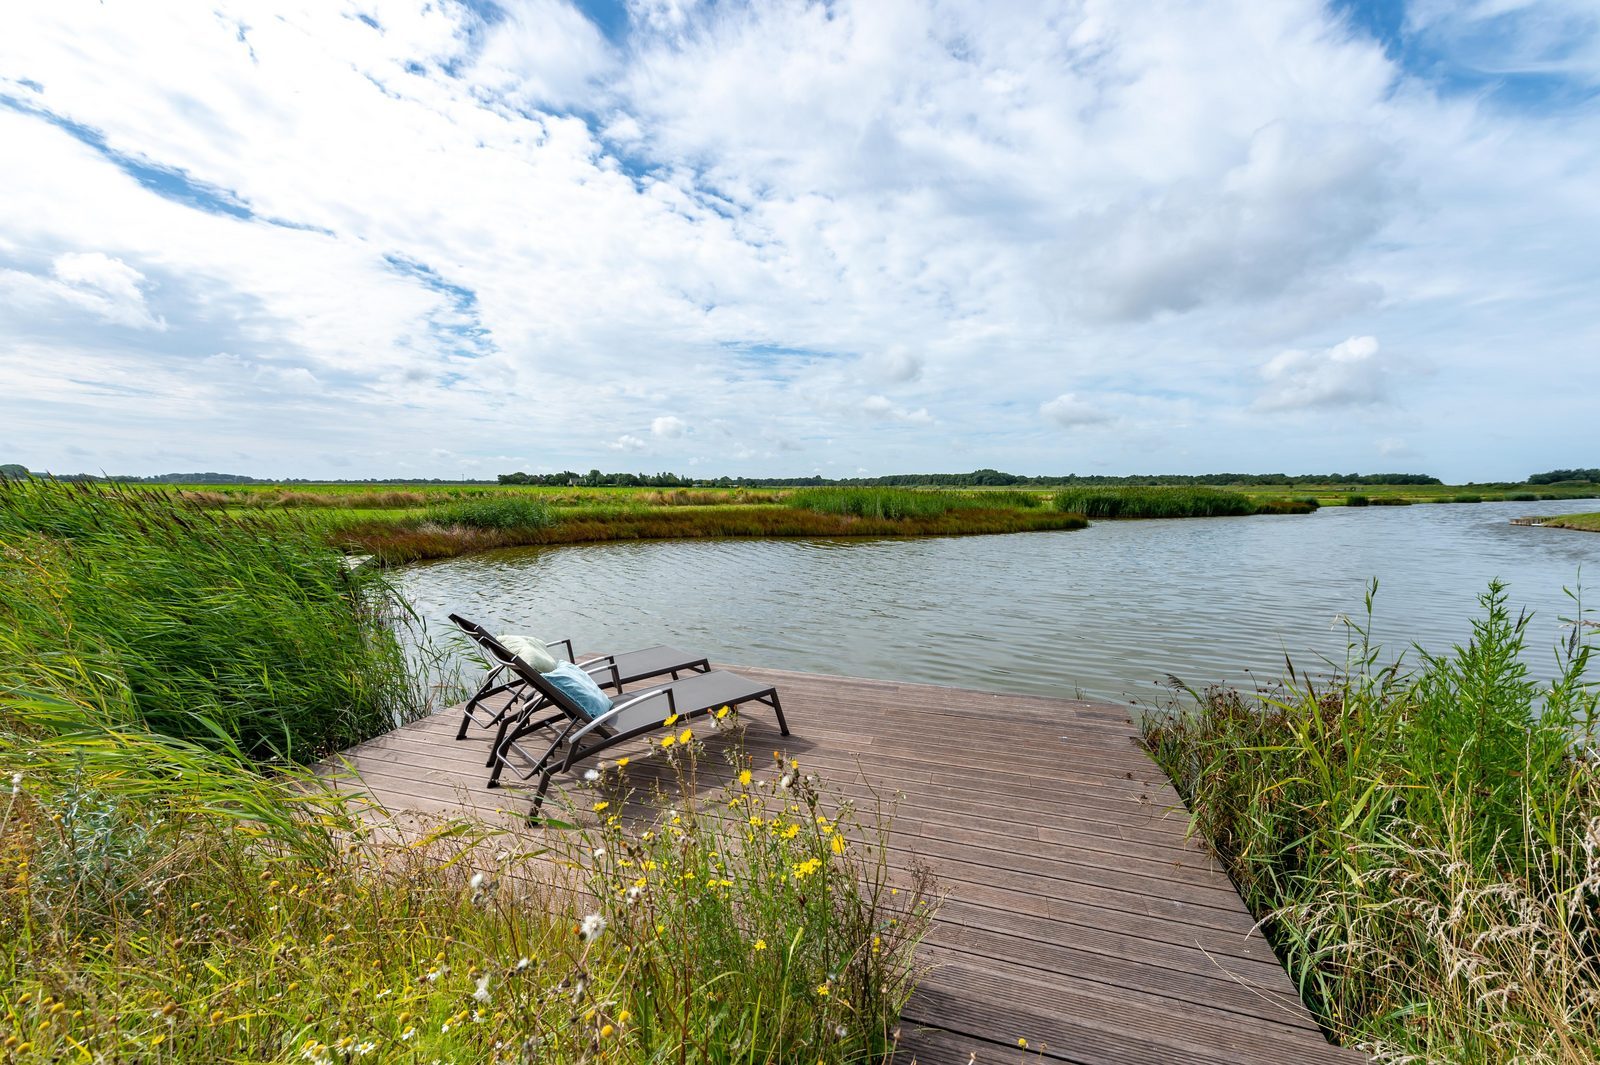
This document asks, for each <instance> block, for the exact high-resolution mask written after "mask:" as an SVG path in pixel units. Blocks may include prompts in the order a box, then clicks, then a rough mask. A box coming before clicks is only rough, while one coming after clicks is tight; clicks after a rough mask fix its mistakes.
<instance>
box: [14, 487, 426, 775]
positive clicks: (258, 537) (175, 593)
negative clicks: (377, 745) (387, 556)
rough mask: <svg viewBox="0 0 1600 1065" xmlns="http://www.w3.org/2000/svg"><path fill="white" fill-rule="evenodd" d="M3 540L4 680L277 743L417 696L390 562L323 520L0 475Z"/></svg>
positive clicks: (216, 734)
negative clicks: (398, 635) (341, 542)
mask: <svg viewBox="0 0 1600 1065" xmlns="http://www.w3.org/2000/svg"><path fill="white" fill-rule="evenodd" d="M0 552H3V559H4V561H3V566H0V619H4V625H3V627H0V698H6V699H10V698H14V697H17V696H18V695H19V694H21V693H35V694H45V695H53V696H56V697H65V698H69V699H71V698H74V697H75V695H76V694H84V695H85V697H86V698H87V699H89V700H90V701H91V702H93V703H95V704H96V705H98V706H100V707H101V708H103V709H104V710H105V711H106V712H107V713H109V714H112V715H114V718H115V720H117V721H119V722H122V723H125V724H129V725H133V726H137V727H140V728H148V729H149V730H151V731H153V732H157V733H160V734H163V735H166V736H171V737H175V738H178V739H183V740H189V741H192V742H195V743H199V744H201V745H205V746H210V747H212V748H215V749H223V748H234V749H237V750H238V751H240V752H242V753H243V754H244V755H246V756H247V757H248V758H250V759H253V760H270V761H307V760H310V759H313V758H315V757H318V756H320V755H322V754H325V753H327V752H328V751H331V750H335V749H338V748H340V747H344V746H348V745H349V744H351V743H354V742H357V741H359V740H361V739H364V738H366V737H368V736H371V735H374V734H375V733H377V732H381V731H384V730H385V729H388V728H391V727H393V726H394V725H395V724H397V723H398V722H399V721H401V720H403V719H404V718H405V717H407V716H408V715H410V714H412V713H414V712H416V711H417V709H418V708H419V705H420V702H421V700H420V698H419V693H418V692H417V691H416V690H415V687H414V685H413V684H412V682H411V681H410V679H409V674H408V671H407V669H406V666H405V662H404V658H403V655H402V652H401V648H400V645H399V643H398V641H397V640H396V639H395V636H394V632H393V630H392V628H391V624H390V622H391V621H392V620H394V618H395V616H396V614H395V612H396V611H397V610H398V609H400V608H399V607H398V606H397V605H396V601H395V600H394V598H393V597H392V596H391V595H390V590H389V587H388V585H387V584H386V583H385V578H384V577H383V575H382V574H381V573H379V572H377V571H376V570H373V569H368V568H364V567H352V566H351V565H349V564H348V563H347V561H346V560H345V558H344V557H343V556H342V555H340V554H339V553H338V552H337V551H335V550H333V549H331V548H329V547H327V546H326V545H325V544H324V543H323V540H322V534H321V532H320V531H319V530H318V529H317V528H316V527H315V526H313V525H310V524H306V523H302V522H299V521H296V520H292V519H286V518H284V517H278V518H275V519H272V520H270V521H262V520H256V519H251V518H237V517H230V516H227V515H224V514H220V513H217V512H215V511H208V510H205V509H203V508H201V507H199V506H196V505H193V504H190V503H186V502H184V501H182V500H181V499H178V498H176V497H174V496H173V495H172V494H170V493H166V492H161V491H149V490H138V489H130V488H125V487H117V486H105V485H93V484H62V483H57V482H52V481H47V480H31V481H26V482H16V481H5V482H0Z"/></svg>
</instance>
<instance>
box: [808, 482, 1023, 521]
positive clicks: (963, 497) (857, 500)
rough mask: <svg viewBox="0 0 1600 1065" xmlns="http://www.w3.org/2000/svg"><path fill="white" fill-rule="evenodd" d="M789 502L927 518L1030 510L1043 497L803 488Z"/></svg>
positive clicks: (822, 509)
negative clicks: (987, 511) (950, 514)
mask: <svg viewBox="0 0 1600 1065" xmlns="http://www.w3.org/2000/svg"><path fill="white" fill-rule="evenodd" d="M788 504H789V506H791V507H793V508H795V509H796V510H809V511H812V512H813V513H816V514H839V515H845V516H849V517H856V518H883V519H887V520H890V521H900V520H902V519H905V518H930V517H937V516H938V515H941V514H949V513H951V512H952V511H958V510H1032V509H1035V508H1038V507H1040V506H1042V505H1043V500H1041V499H1040V498H1039V497H1038V496H1036V495H1033V494H1032V493H1029V492H1004V491H1002V492H946V491H930V490H921V489H915V488H806V489H801V490H800V491H797V492H793V493H791V494H790V496H789V498H788Z"/></svg>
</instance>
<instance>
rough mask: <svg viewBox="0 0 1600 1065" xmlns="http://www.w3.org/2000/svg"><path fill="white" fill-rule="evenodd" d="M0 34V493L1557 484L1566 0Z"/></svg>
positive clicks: (401, 19)
mask: <svg viewBox="0 0 1600 1065" xmlns="http://www.w3.org/2000/svg"><path fill="white" fill-rule="evenodd" d="M17 7H20V8H23V9H22V10H15V9H8V10H7V11H6V12H5V13H4V14H3V15H0V143H4V144H5V145H6V147H7V155H8V159H9V160H10V161H11V165H8V166H6V167H4V168H0V461H16V462H22V463H25V464H26V465H28V466H30V467H33V468H36V469H52V470H57V471H75V470H84V469H88V470H99V469H105V470H110V471H114V472H127V473H156V472H163V471H169V470H200V469H217V470H227V471H231V472H241V473H252V474H256V475H260V476H303V477H317V476H330V477H364V476H382V475H402V476H446V477H455V476H474V477H487V476H493V475H494V474H495V473H499V472H505V471H509V470H513V469H522V470H557V469H563V468H577V469H588V468H590V467H591V466H599V467H601V468H604V469H635V470H639V469H644V470H661V469H671V470H677V471H681V472H689V473H695V472H700V473H704V474H708V475H710V474H720V473H732V474H752V475H770V474H808V473H813V472H815V473H821V474H824V475H829V476H849V475H853V474H857V473H863V472H864V473H891V472H901V471H910V470H959V469H972V468H976V467H980V466H995V467H999V468H1003V469H1011V470H1016V471H1019V472H1028V473H1046V472H1068V471H1076V472H1083V473H1119V472H1156V471H1161V472H1202V471H1210V470H1241V471H1262V472H1265V471H1284V472H1291V473H1295V472H1308V471H1323V470H1344V471H1349V470H1367V471H1371V470H1380V469H1384V470H1390V469H1396V470H1420V471H1427V472H1433V473H1437V474H1439V475H1440V476H1444V477H1446V478H1450V479H1454V480H1464V479H1469V478H1476V479H1493V478H1506V477H1521V476H1523V475H1525V474H1527V473H1529V472H1533V471H1536V470H1542V469H1547V468H1551V467H1554V466H1570V465H1593V464H1594V463H1595V461H1596V455H1595V454H1594V448H1595V447H1596V445H1595V444H1594V443H1593V437H1594V435H1595V434H1593V433H1592V432H1588V431H1587V430H1586V429H1585V428H1584V427H1586V426H1588V425H1590V424H1592V423H1593V421H1594V411H1593V397H1594V396H1595V395H1597V394H1600V316H1597V315H1595V313H1594V307H1595V306H1597V305H1600V292H1597V287H1600V286H1597V283H1596V278H1600V195H1597V193H1596V190H1597V189H1600V12H1597V10H1596V9H1595V8H1594V5H1593V4H1592V3H1591V2H1578V0H1546V2H1519V0H1478V2H1471V3H1460V2H1456V3H1445V2H1440V0H1420V2H1415V3H1391V2H1377V3H1367V2H1339V3H1335V4H1332V5H1327V4H1322V3H1311V2H1300V0H1286V2H1283V3H1275V4H1270V5H1262V4H1256V3H1244V2H1241V3H1232V4H1230V3H1217V4H1210V5H1205V7H1204V9H1203V10H1201V9H1198V8H1196V7H1195V6H1194V5H1189V4H1184V3H1177V2H1172V3H1164V2H1153V3H1149V4H1136V5H1129V4H1119V3H1113V2H1105V0H1082V2H1073V3H1040V4H1031V5H1030V4H1018V5H1005V6H1003V7H997V6H995V5H990V4H983V3H978V2H957V0H940V2H923V3H912V2H901V0H874V2H871V3H859V4H853V3H846V2H835V3H830V4H825V5H824V4H806V3H781V2H763V3H755V4H737V3H730V2H717V3H699V2H695V0H582V2H580V3H577V4H573V3H569V2H567V0H520V2H519V0H504V2H495V3H490V2H488V0H472V2H457V0H441V2H430V0H331V2H315V3H313V2H303V3H300V4H297V5H293V6H291V5H287V4H284V5H272V6H270V7H269V6H264V5H259V4H245V3H233V2H222V3H218V4H216V5H215V6H213V7H200V6H197V5H185V4H171V5H165V6H158V7H142V8H141V9H140V10H139V11H133V10H131V9H124V8H119V7H118V6H117V5H100V4H96V3H90V2H79V0H62V2H60V3H56V4H51V5H13V8H17ZM28 8H31V10H29V9H28Z"/></svg>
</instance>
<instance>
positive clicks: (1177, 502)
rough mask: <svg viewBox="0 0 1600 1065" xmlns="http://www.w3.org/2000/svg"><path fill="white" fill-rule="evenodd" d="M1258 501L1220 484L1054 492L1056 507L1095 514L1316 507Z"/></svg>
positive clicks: (1197, 514) (1184, 514)
mask: <svg viewBox="0 0 1600 1065" xmlns="http://www.w3.org/2000/svg"><path fill="white" fill-rule="evenodd" d="M1271 502H1272V501H1262V502H1260V503H1258V502H1256V501H1254V500H1252V499H1250V498H1249V497H1247V496H1245V495H1243V494H1241V493H1239V492H1231V491H1228V490H1226V489H1222V488H1205V487H1191V486H1185V487H1178V488H1159V487H1153V488H1146V487H1127V488H1066V489H1062V490H1061V491H1059V492H1057V493H1056V494H1055V508H1056V509H1057V510H1060V511H1070V512H1073V513H1077V514H1082V515H1084V516H1085V517H1087V518H1089V519H1091V520H1094V519H1097V518H1214V517H1221V516H1229V515H1242V514H1256V513H1262V512H1269V511H1270V512H1275V513H1304V512H1306V511H1309V510H1312V509H1315V508H1314V507H1313V506H1307V505H1304V504H1299V505H1296V504H1294V503H1292V502H1290V501H1283V502H1284V503H1286V504H1287V506H1283V507H1282V508H1281V509H1280V508H1279V507H1275V506H1271V505H1268V504H1270V503H1271Z"/></svg>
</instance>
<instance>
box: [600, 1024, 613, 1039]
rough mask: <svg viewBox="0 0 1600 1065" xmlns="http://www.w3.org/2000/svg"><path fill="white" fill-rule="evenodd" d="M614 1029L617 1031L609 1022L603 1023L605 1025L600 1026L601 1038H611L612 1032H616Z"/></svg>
mask: <svg viewBox="0 0 1600 1065" xmlns="http://www.w3.org/2000/svg"><path fill="white" fill-rule="evenodd" d="M614 1031H616V1029H615V1028H612V1027H611V1026H610V1025H609V1024H603V1025H601V1026H600V1038H601V1039H610V1038H611V1033H612V1032H614Z"/></svg>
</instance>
